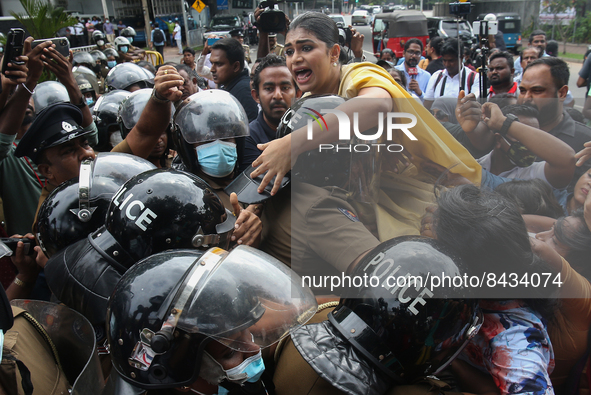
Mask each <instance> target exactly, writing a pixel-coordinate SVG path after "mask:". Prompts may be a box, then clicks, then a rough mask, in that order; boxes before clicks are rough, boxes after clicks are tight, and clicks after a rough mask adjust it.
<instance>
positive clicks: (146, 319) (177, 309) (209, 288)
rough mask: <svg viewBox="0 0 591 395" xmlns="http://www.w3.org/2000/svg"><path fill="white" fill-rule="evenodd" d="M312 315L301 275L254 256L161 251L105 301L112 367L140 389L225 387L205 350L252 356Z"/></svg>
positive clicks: (253, 252)
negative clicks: (200, 383) (214, 346)
mask: <svg viewBox="0 0 591 395" xmlns="http://www.w3.org/2000/svg"><path fill="white" fill-rule="evenodd" d="M316 309H317V304H316V300H315V298H314V296H313V294H312V292H311V291H310V289H309V288H307V287H303V286H302V284H301V279H300V278H299V276H297V275H296V274H295V273H293V272H292V271H291V269H289V268H288V267H287V266H285V265H284V264H283V263H281V262H280V261H278V260H277V259H275V258H273V257H271V256H269V255H267V254H265V253H264V252H261V251H259V250H257V249H254V248H251V247H247V246H239V247H237V248H235V249H233V250H232V251H231V252H227V251H225V250H223V249H220V248H212V249H210V250H208V251H206V252H202V251H194V250H193V251H191V250H174V251H166V252H162V253H159V254H155V255H152V256H150V257H148V258H146V259H144V260H142V261H140V262H138V264H137V265H135V266H134V267H132V268H131V269H130V270H128V271H127V272H126V273H125V274H124V275H123V277H122V278H121V280H120V281H119V283H118V284H117V287H116V289H115V290H114V292H113V294H112V296H111V298H110V301H109V307H108V312H107V330H108V333H107V336H108V341H109V345H110V350H111V358H112V361H113V366H114V368H115V370H116V371H117V372H118V373H119V374H120V375H121V377H122V378H123V379H125V380H126V381H128V382H129V383H131V384H133V385H134V386H137V387H139V388H143V389H157V388H174V387H179V386H183V385H189V384H191V383H193V382H194V381H195V380H197V378H198V377H202V378H204V379H205V380H207V381H208V382H210V383H218V384H219V385H221V386H225V385H226V384H227V382H226V381H224V380H223V377H221V376H219V375H217V374H216V373H215V372H213V371H212V369H207V368H204V366H207V364H206V362H209V361H206V360H205V358H204V355H206V353H207V351H208V345H209V344H210V343H212V342H214V341H215V342H218V343H220V344H221V345H222V346H225V347H227V348H228V350H229V351H232V350H233V351H232V352H235V351H237V352H244V353H256V352H258V351H259V350H261V349H264V348H266V347H269V346H270V345H272V344H275V343H276V342H278V341H279V340H280V339H282V338H283V337H285V336H287V335H288V334H289V331H290V329H294V328H298V327H300V326H301V325H303V324H305V323H306V322H307V321H308V320H309V319H310V318H311V317H312V316H313V315H314V314H315V312H316ZM260 322H265V323H266V324H265V325H256V324H257V323H260ZM209 363H210V364H211V363H212V362H209ZM214 363H215V362H214ZM244 380H245V379H244ZM242 384H245V385H248V384H250V383H242Z"/></svg>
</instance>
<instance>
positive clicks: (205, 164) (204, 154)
mask: <svg viewBox="0 0 591 395" xmlns="http://www.w3.org/2000/svg"><path fill="white" fill-rule="evenodd" d="M195 151H196V152H197V160H198V161H199V165H200V166H201V170H203V172H204V173H205V174H207V175H208V176H211V177H215V178H222V177H226V176H228V175H230V174H231V173H232V171H233V170H234V167H235V166H236V160H237V159H238V154H237V152H236V144H234V143H229V142H226V141H222V140H216V141H214V142H212V143H208V144H203V145H200V146H199V147H197V148H195Z"/></svg>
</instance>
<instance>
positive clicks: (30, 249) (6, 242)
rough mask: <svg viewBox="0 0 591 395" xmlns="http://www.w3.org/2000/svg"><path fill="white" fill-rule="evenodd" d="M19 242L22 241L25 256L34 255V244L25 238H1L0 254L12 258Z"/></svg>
mask: <svg viewBox="0 0 591 395" xmlns="http://www.w3.org/2000/svg"><path fill="white" fill-rule="evenodd" d="M19 241H22V242H23V244H24V249H25V250H24V253H25V255H34V254H35V249H34V248H35V244H34V241H33V240H31V239H27V238H22V239H19V238H15V237H14V238H13V237H1V238H0V244H1V245H2V248H0V252H2V254H0V255H3V256H12V255H13V254H14V253H15V252H16V246H17V244H18V242H19Z"/></svg>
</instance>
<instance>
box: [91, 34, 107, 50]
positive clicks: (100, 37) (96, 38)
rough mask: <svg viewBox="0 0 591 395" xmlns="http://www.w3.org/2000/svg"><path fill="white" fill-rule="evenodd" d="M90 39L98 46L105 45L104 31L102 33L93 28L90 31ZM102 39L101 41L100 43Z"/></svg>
mask: <svg viewBox="0 0 591 395" xmlns="http://www.w3.org/2000/svg"><path fill="white" fill-rule="evenodd" d="M92 41H93V42H94V43H95V44H96V45H98V46H101V47H102V46H103V45H105V43H106V41H107V37H106V36H105V33H103V32H102V31H100V30H95V31H93V32H92ZM101 41H102V43H101Z"/></svg>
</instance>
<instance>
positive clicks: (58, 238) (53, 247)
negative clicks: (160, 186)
mask: <svg viewBox="0 0 591 395" xmlns="http://www.w3.org/2000/svg"><path fill="white" fill-rule="evenodd" d="M151 169H155V166H154V165H153V164H152V163H150V162H148V161H147V160H145V159H142V158H138V157H137V156H134V155H129V154H124V153H115V152H113V153H111V152H103V153H99V154H98V155H97V156H96V158H95V159H94V160H85V161H83V162H82V164H81V165H80V176H79V177H78V178H74V179H71V180H69V181H66V182H64V183H62V184H60V185H59V186H58V187H57V188H56V189H54V190H53V191H52V192H51V194H50V195H49V196H48V197H47V199H45V201H44V202H43V204H42V205H41V207H40V209H39V214H38V215H37V234H36V236H37V240H38V241H39V245H40V246H41V249H42V250H43V252H44V253H45V255H46V256H47V257H48V258H50V257H51V256H52V255H53V254H55V253H56V252H57V251H59V250H61V249H62V248H64V247H66V246H68V245H70V244H72V243H74V242H76V241H78V240H81V239H83V238H85V237H86V236H88V235H89V234H90V233H92V232H94V231H95V230H97V229H98V228H100V227H101V226H102V225H104V223H105V217H106V215H107V208H108V207H109V204H110V203H111V198H112V197H113V195H114V194H115V193H116V192H117V191H118V190H119V188H120V187H121V186H122V185H123V184H124V183H125V182H126V181H127V180H129V179H130V178H131V177H133V176H135V175H137V174H140V173H143V172H145V171H147V170H151Z"/></svg>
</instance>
